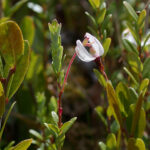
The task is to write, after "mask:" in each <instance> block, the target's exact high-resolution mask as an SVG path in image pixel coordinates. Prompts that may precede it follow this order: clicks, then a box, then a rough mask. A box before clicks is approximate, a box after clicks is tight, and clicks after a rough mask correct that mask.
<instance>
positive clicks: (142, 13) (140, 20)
mask: <svg viewBox="0 0 150 150" xmlns="http://www.w3.org/2000/svg"><path fill="white" fill-rule="evenodd" d="M145 18H146V10H145V9H143V10H142V11H141V13H140V15H139V17H138V22H137V23H138V26H139V28H141V27H142V25H143V24H144V20H145Z"/></svg>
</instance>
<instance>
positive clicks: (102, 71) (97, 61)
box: [95, 57, 109, 81]
mask: <svg viewBox="0 0 150 150" xmlns="http://www.w3.org/2000/svg"><path fill="white" fill-rule="evenodd" d="M95 62H96V64H97V65H98V67H99V70H100V72H101V73H102V75H103V76H104V77H105V79H106V80H107V81H108V80H109V79H108V77H107V74H106V73H105V70H104V65H103V63H102V60H101V58H100V57H97V58H96V59H95Z"/></svg>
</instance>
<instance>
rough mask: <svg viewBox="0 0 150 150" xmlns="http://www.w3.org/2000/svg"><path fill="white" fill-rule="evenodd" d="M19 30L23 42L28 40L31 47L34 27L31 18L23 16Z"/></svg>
mask: <svg viewBox="0 0 150 150" xmlns="http://www.w3.org/2000/svg"><path fill="white" fill-rule="evenodd" d="M21 29H22V33H23V37H24V39H25V40H28V41H29V43H30V45H32V42H33V39H34V33H35V27H34V22H33V19H32V17H30V16H25V17H24V18H23V20H22V22H21Z"/></svg>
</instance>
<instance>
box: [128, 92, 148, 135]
mask: <svg viewBox="0 0 150 150" xmlns="http://www.w3.org/2000/svg"><path fill="white" fill-rule="evenodd" d="M142 103H143V93H141V94H140V96H139V98H138V101H137V103H136V105H135V106H134V105H131V106H132V107H131V112H133V117H131V118H132V125H131V135H132V136H137V137H141V136H142V134H143V131H144V129H145V125H146V119H145V111H144V109H143V108H142Z"/></svg>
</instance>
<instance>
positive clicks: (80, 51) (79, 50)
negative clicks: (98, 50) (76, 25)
mask: <svg viewBox="0 0 150 150" xmlns="http://www.w3.org/2000/svg"><path fill="white" fill-rule="evenodd" d="M76 44H77V46H76V47H75V51H76V54H77V56H78V57H79V58H80V59H81V60H82V61H85V62H90V61H93V60H95V57H93V56H92V55H91V54H90V53H88V51H87V50H86V49H85V47H84V46H83V44H82V43H81V41H80V40H77V42H76Z"/></svg>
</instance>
